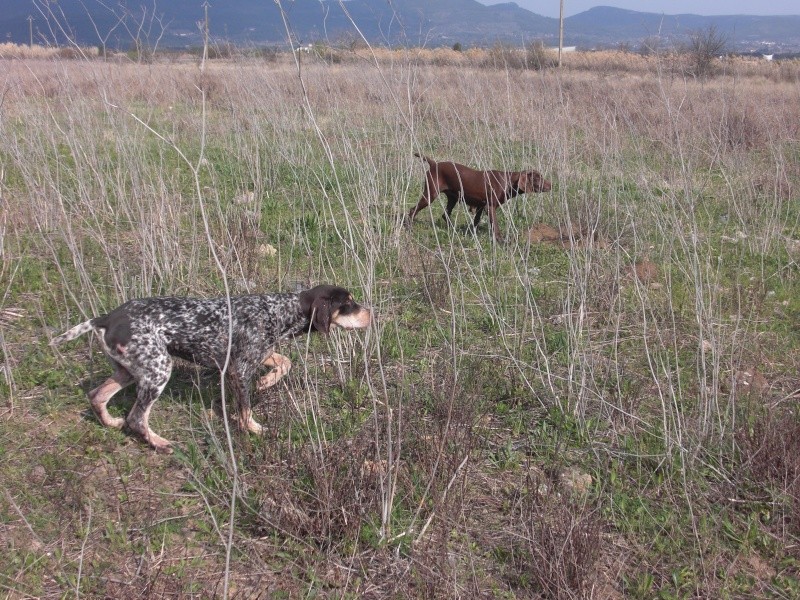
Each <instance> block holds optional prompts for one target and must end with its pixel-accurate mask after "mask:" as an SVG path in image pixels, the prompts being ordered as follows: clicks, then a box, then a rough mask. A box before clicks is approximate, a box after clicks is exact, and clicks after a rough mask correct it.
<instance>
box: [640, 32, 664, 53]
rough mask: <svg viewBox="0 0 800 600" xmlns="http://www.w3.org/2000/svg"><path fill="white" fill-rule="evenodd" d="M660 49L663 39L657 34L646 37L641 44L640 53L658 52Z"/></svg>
mask: <svg viewBox="0 0 800 600" xmlns="http://www.w3.org/2000/svg"><path fill="white" fill-rule="evenodd" d="M660 50H661V39H660V38H659V37H658V36H657V35H653V36H650V37H646V38H644V39H643V40H642V43H641V44H640V46H639V54H641V55H642V56H651V55H653V54H658V53H659V51H660Z"/></svg>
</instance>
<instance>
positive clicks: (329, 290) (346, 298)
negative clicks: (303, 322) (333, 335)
mask: <svg viewBox="0 0 800 600" xmlns="http://www.w3.org/2000/svg"><path fill="white" fill-rule="evenodd" d="M300 307H301V309H302V311H303V314H305V315H306V317H307V318H308V320H309V331H310V330H311V329H316V330H317V331H320V332H322V333H328V332H330V330H331V325H336V326H337V327H341V328H342V329H365V328H366V327H368V326H369V323H370V320H371V319H372V315H371V314H370V311H369V310H368V309H366V308H364V307H363V306H359V305H358V304H357V303H356V301H355V300H353V296H352V295H351V294H350V292H348V291H347V290H346V289H344V288H340V287H337V286H335V285H318V286H317V287H315V288H311V289H310V290H306V291H304V292H300Z"/></svg>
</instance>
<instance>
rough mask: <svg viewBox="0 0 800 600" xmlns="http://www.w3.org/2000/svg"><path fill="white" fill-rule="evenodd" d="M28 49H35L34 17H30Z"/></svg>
mask: <svg viewBox="0 0 800 600" xmlns="http://www.w3.org/2000/svg"><path fill="white" fill-rule="evenodd" d="M28 35H29V37H28V40H29V41H28V48H33V17H32V16H31V15H28Z"/></svg>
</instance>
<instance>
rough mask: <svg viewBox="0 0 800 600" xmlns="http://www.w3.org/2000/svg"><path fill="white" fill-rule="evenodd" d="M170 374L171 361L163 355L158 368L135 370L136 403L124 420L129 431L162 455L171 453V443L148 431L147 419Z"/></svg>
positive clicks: (150, 430) (167, 356)
mask: <svg viewBox="0 0 800 600" xmlns="http://www.w3.org/2000/svg"><path fill="white" fill-rule="evenodd" d="M139 366H141V365H139ZM171 372H172V359H171V358H169V355H167V354H166V353H165V354H164V356H163V360H162V362H161V364H160V365H159V366H158V368H152V369H148V370H147V371H141V370H137V372H136V373H134V377H135V378H136V388H137V394H136V403H135V404H134V405H133V408H131V412H130V413H128V417H127V419H125V425H126V426H127V428H128V429H129V430H130V431H132V432H133V433H135V434H137V435H139V436H141V437H142V438H144V440H145V441H146V442H147V443H148V444H150V446H151V447H152V448H154V449H155V450H156V452H161V453H164V454H169V453H170V452H172V448H171V443H170V441H169V440H167V439H165V438H163V437H161V436H160V435H158V434H157V433H156V432H154V431H153V430H152V429H150V423H149V419H150V410H151V409H152V408H153V403H154V402H155V401H156V400H157V399H158V397H159V396H160V395H161V392H162V391H163V390H164V387H165V386H166V385H167V382H168V381H169V376H170V373H171Z"/></svg>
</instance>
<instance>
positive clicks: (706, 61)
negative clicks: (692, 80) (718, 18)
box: [686, 25, 728, 77]
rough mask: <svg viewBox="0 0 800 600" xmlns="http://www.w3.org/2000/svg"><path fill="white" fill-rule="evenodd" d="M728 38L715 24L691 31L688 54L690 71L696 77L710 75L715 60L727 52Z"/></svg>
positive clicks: (687, 46)
mask: <svg viewBox="0 0 800 600" xmlns="http://www.w3.org/2000/svg"><path fill="white" fill-rule="evenodd" d="M727 46H728V38H727V36H725V35H724V34H722V33H720V32H719V31H718V30H717V28H716V27H715V26H714V25H710V26H709V27H707V28H706V29H696V30H694V31H692V32H691V33H689V42H688V44H687V45H686V54H687V55H688V56H689V72H690V73H691V74H692V75H694V76H696V77H708V76H709V75H711V74H712V73H713V72H714V62H715V61H716V60H717V58H718V57H719V56H722V55H723V54H724V53H725V49H726V47H727Z"/></svg>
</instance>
